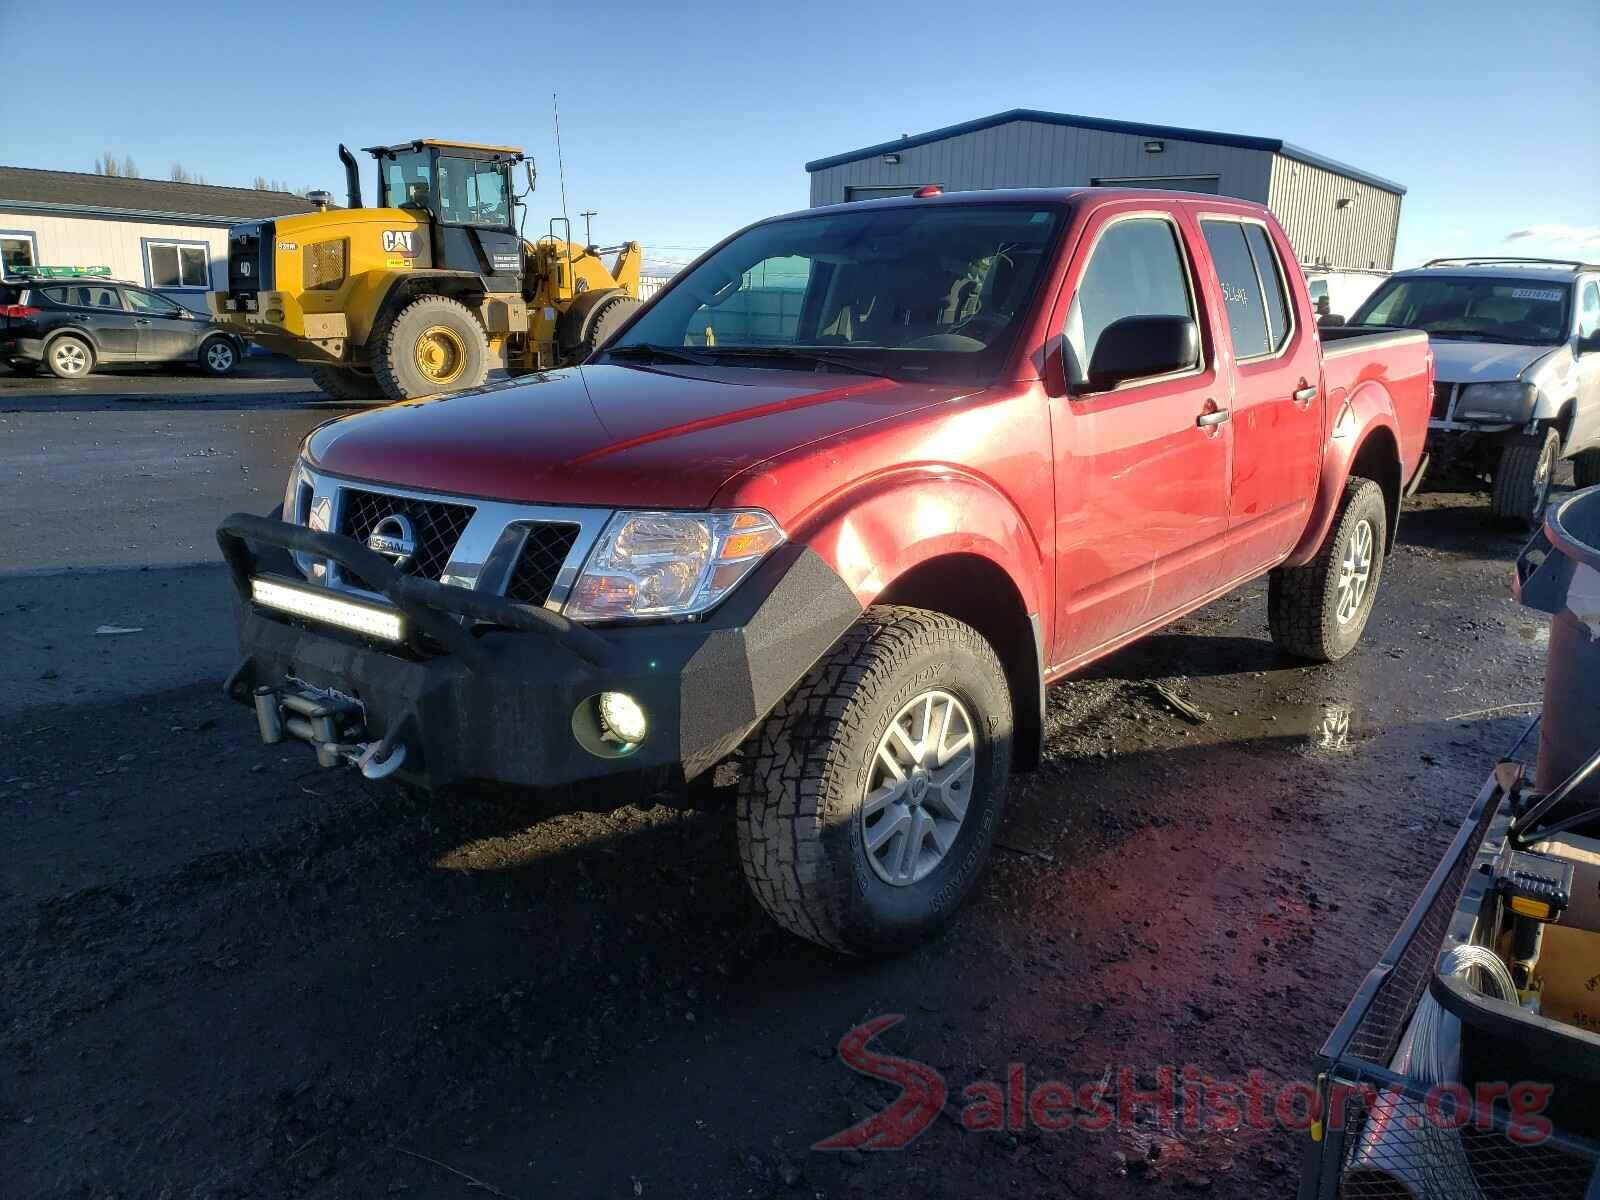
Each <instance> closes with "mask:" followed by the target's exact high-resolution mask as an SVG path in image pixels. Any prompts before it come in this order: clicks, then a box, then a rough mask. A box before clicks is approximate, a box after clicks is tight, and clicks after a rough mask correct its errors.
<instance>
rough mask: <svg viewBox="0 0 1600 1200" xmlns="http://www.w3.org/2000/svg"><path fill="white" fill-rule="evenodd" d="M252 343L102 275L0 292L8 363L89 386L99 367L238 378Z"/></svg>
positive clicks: (1, 351)
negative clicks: (189, 370)
mask: <svg viewBox="0 0 1600 1200" xmlns="http://www.w3.org/2000/svg"><path fill="white" fill-rule="evenodd" d="M243 354H244V343H243V342H241V341H240V340H239V339H238V338H236V337H235V336H234V335H233V334H231V333H229V332H228V331H227V330H225V329H222V328H221V327H219V326H218V325H217V324H216V323H215V322H212V321H210V320H208V319H207V318H205V317H203V316H201V315H200V314H198V313H195V312H191V311H190V310H189V309H187V308H184V307H183V305H181V304H177V303H175V302H174V301H172V300H169V299H167V298H166V297H165V296H163V295H161V294H160V293H158V292H153V291H150V290H149V289H148V288H142V287H136V286H135V285H133V284H131V283H123V282H122V281H121V280H116V279H106V278H104V277H103V276H99V275H85V276H83V277H80V278H72V277H60V276H59V274H58V275H57V276H56V277H52V278H49V279H38V280H29V281H27V282H25V283H21V284H11V283H5V284H0V359H3V360H5V361H6V362H9V363H10V364H11V366H12V367H13V368H14V369H17V368H20V369H21V370H24V371H28V370H37V369H38V368H39V367H40V366H43V367H45V369H47V370H48V371H49V372H50V373H51V374H52V375H54V376H56V377H57V378H58V379H81V378H82V377H83V376H85V375H87V374H89V373H90V372H91V371H93V370H94V369H95V368H96V367H101V366H114V365H128V364H139V365H162V366H167V365H172V364H183V365H188V366H194V367H198V368H199V369H200V370H202V371H204V372H206V373H207V374H209V375H218V376H221V375H231V374H232V373H233V371H234V369H235V368H236V367H237V366H238V365H239V360H240V358H241V357H243Z"/></svg>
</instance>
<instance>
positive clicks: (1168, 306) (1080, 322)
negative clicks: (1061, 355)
mask: <svg viewBox="0 0 1600 1200" xmlns="http://www.w3.org/2000/svg"><path fill="white" fill-rule="evenodd" d="M1142 316H1174V317H1190V318H1192V317H1193V316H1194V305H1193V302H1192V301H1191V299H1190V293H1189V275H1188V272H1187V271H1186V270H1185V268H1184V262H1183V257H1182V251H1181V250H1180V249H1179V246H1178V232H1177V230H1176V229H1174V228H1173V226H1172V223H1171V222H1169V221H1166V220H1164V219H1162V218H1160V217H1131V218H1127V219H1124V220H1121V221H1117V222H1115V223H1114V224H1112V225H1110V226H1109V227H1107V229H1106V231H1105V233H1104V234H1102V235H1101V237H1100V240H1099V241H1098V242H1097V243H1096V244H1095V248H1094V254H1093V257H1091V258H1090V259H1089V265H1088V266H1087V267H1085V268H1084V269H1083V278H1082V279H1081V280H1080V281H1079V283H1078V294H1077V295H1076V296H1075V297H1074V298H1073V301H1072V308H1071V309H1070V310H1069V312H1068V313H1067V331H1066V333H1067V343H1068V345H1070V346H1071V348H1072V352H1073V357H1074V358H1075V359H1076V360H1077V361H1076V362H1075V363H1073V364H1072V367H1073V374H1074V376H1075V378H1074V379H1073V382H1074V383H1081V382H1082V381H1083V379H1084V378H1085V377H1086V376H1087V374H1088V370H1089V364H1090V363H1091V362H1092V361H1094V350H1095V346H1096V345H1097V344H1098V343H1099V341H1100V335H1101V334H1102V333H1104V332H1105V331H1106V328H1107V326H1109V325H1111V324H1113V323H1114V322H1116V321H1120V320H1122V318H1123V317H1142Z"/></svg>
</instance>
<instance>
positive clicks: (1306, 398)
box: [1294, 383, 1317, 404]
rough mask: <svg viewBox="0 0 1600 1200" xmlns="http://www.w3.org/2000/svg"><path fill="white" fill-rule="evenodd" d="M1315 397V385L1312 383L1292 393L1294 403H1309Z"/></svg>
mask: <svg viewBox="0 0 1600 1200" xmlns="http://www.w3.org/2000/svg"><path fill="white" fill-rule="evenodd" d="M1316 398H1317V385H1316V384H1314V383H1313V384H1308V385H1307V386H1306V387H1303V388H1301V389H1300V390H1299V391H1298V392H1296V393H1295V394H1294V402H1295V403H1296V404H1310V403H1311V402H1312V401H1313V400H1315V399H1316Z"/></svg>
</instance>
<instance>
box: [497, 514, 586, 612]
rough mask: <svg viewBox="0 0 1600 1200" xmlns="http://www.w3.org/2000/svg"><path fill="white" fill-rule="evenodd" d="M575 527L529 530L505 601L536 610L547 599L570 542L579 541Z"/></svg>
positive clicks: (547, 526)
mask: <svg viewBox="0 0 1600 1200" xmlns="http://www.w3.org/2000/svg"><path fill="white" fill-rule="evenodd" d="M578 531H579V527H578V526H577V525H565V524H557V523H555V522H552V521H546V522H540V523H539V524H536V525H530V526H529V527H528V537H527V540H526V541H524V542H523V543H522V550H521V551H520V552H519V553H518V555H517V565H516V566H515V567H514V568H512V571H511V582H510V583H508V584H507V585H506V599H508V600H515V601H516V602H517V603H518V604H532V605H534V606H538V605H541V604H543V603H544V602H545V601H546V600H547V599H549V597H550V589H551V588H552V587H554V586H555V582H556V576H557V575H559V574H560V573H561V564H562V563H564V562H566V560H567V555H568V554H569V553H570V552H571V550H572V544H573V542H575V541H577V540H578Z"/></svg>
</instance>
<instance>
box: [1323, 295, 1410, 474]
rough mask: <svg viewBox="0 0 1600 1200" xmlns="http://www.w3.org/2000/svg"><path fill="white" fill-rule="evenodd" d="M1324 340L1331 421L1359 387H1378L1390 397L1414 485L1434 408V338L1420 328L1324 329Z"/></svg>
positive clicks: (1324, 379) (1402, 457) (1403, 461)
mask: <svg viewBox="0 0 1600 1200" xmlns="http://www.w3.org/2000/svg"><path fill="white" fill-rule="evenodd" d="M1318 333H1319V334H1320V335H1321V337H1322V371H1323V386H1324V388H1325V389H1326V393H1327V397H1328V413H1329V418H1330V419H1337V417H1338V413H1339V406H1340V405H1341V404H1342V403H1343V401H1344V398H1345V396H1347V395H1348V394H1349V393H1350V392H1353V391H1354V390H1355V389H1356V388H1358V387H1363V386H1366V385H1368V384H1374V383H1375V384H1377V385H1378V386H1380V387H1382V388H1383V389H1384V390H1385V391H1386V392H1388V393H1389V398H1390V401H1391V403H1392V404H1393V406H1394V415H1395V421H1396V425H1397V427H1398V434H1399V439H1400V460H1401V462H1402V463H1403V464H1404V467H1405V471H1404V474H1405V480H1406V482H1408V483H1409V482H1410V481H1411V478H1412V476H1413V475H1415V474H1416V470H1417V467H1418V465H1419V464H1420V463H1421V461H1422V447H1423V442H1424V441H1425V439H1426V437H1427V433H1428V413H1429V411H1430V409H1431V408H1432V406H1433V397H1432V390H1433V389H1432V379H1433V370H1432V368H1433V351H1432V350H1431V349H1429V346H1428V335H1427V334H1426V333H1423V332H1421V331H1420V330H1415V329H1398V328H1391V327H1379V328H1371V327H1368V328H1359V329H1354V328H1348V327H1345V326H1331V327H1327V328H1323V329H1319V330H1318Z"/></svg>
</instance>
